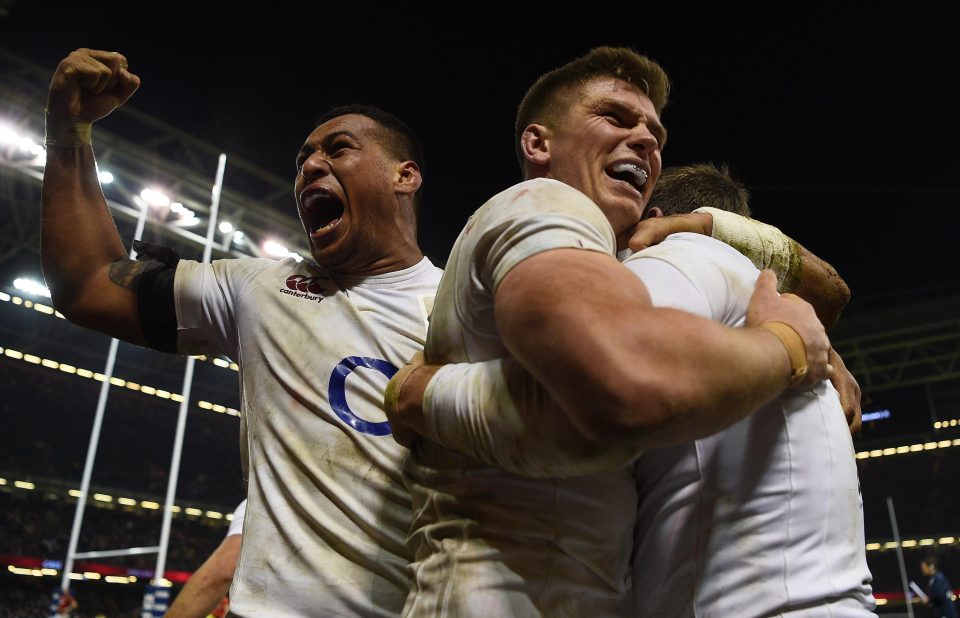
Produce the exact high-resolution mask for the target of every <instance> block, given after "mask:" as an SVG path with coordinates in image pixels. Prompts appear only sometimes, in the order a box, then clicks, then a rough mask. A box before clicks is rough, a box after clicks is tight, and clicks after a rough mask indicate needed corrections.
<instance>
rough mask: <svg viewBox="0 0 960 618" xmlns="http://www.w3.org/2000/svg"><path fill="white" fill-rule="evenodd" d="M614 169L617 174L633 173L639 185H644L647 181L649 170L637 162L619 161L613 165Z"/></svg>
mask: <svg viewBox="0 0 960 618" xmlns="http://www.w3.org/2000/svg"><path fill="white" fill-rule="evenodd" d="M613 171H614V172H615V173H617V174H620V173H622V172H629V173H631V174H633V176H634V178H636V179H637V186H638V187H642V186H643V184H644V183H645V182H647V170H645V169H643V168H642V167H640V166H639V165H637V164H636V163H627V162H623V163H617V164H616V165H614V166H613Z"/></svg>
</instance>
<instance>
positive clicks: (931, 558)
mask: <svg viewBox="0 0 960 618" xmlns="http://www.w3.org/2000/svg"><path fill="white" fill-rule="evenodd" d="M920 562H921V563H922V564H926V565H927V566H931V567H933V570H935V571H936V570H938V569H939V566H938V563H937V557H936V556H935V555H933V554H927V555H926V556H924V557H923V560H921V561H920Z"/></svg>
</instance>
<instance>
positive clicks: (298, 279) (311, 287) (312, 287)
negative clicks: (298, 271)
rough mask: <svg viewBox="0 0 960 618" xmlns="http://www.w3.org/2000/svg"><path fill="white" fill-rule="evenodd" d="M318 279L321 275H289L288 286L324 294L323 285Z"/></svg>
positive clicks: (292, 288) (302, 290)
mask: <svg viewBox="0 0 960 618" xmlns="http://www.w3.org/2000/svg"><path fill="white" fill-rule="evenodd" d="M318 279H319V277H304V276H303V275H290V276H289V277H287V287H288V288H290V289H291V290H299V291H301V292H310V293H311V294H323V285H322V284H321V283H320V282H319V281H318Z"/></svg>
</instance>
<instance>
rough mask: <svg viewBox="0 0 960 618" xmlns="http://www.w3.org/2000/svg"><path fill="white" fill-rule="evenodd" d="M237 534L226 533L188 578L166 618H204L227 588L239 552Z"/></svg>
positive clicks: (239, 541) (225, 593)
mask: <svg viewBox="0 0 960 618" xmlns="http://www.w3.org/2000/svg"><path fill="white" fill-rule="evenodd" d="M241 539H242V537H241V536H240V535H233V536H228V537H227V538H226V539H224V540H223V542H222V543H221V544H220V546H219V547H217V549H216V550H215V551H214V552H213V554H211V555H210V557H209V558H208V559H207V561H206V562H204V563H203V565H202V566H201V567H200V568H199V569H197V571H196V572H195V573H194V574H193V576H192V577H190V579H189V580H187V583H186V585H185V586H184V587H183V590H181V591H180V594H178V595H177V598H176V599H175V600H174V602H173V604H172V605H171V606H170V609H169V610H168V611H167V613H166V614H164V616H165V618H204V617H205V616H207V615H208V614H209V613H210V612H211V611H213V609H214V608H215V607H216V606H217V603H219V602H220V600H221V599H222V598H223V597H225V596H227V593H228V592H229V591H230V583H231V581H232V580H233V573H234V571H235V570H236V567H237V556H238V555H239V553H240V543H241Z"/></svg>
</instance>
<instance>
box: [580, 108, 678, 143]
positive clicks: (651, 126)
mask: <svg viewBox="0 0 960 618" xmlns="http://www.w3.org/2000/svg"><path fill="white" fill-rule="evenodd" d="M597 106H598V107H601V106H607V107H613V108H615V109H616V110H617V111H620V112H622V113H625V114H629V115H631V116H633V117H635V118H640V117H641V116H644V113H643V112H642V111H639V110H637V109H634V108H632V107H630V106H628V105H624V104H623V103H621V102H620V101H616V100H614V99H601V100H600V101H598V102H597ZM648 120H649V119H648ZM646 125H647V130H649V131H650V133H651V134H652V135H653V137H655V138H656V140H657V144H659V146H660V148H661V149H662V148H663V147H664V146H665V145H666V143H667V128H666V127H664V126H663V125H662V124H660V122H659V121H657V122H649V121H648V122H647V123H646Z"/></svg>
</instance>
